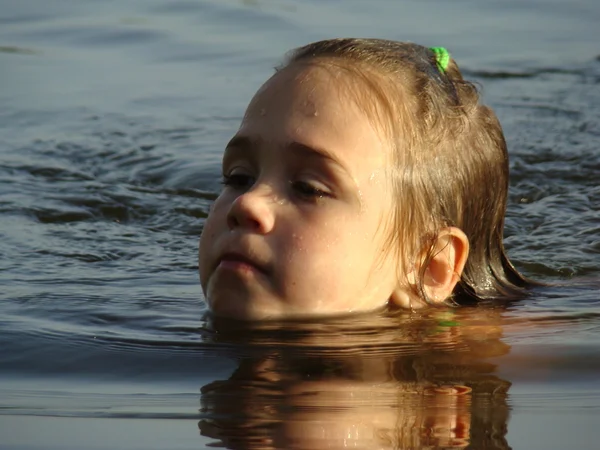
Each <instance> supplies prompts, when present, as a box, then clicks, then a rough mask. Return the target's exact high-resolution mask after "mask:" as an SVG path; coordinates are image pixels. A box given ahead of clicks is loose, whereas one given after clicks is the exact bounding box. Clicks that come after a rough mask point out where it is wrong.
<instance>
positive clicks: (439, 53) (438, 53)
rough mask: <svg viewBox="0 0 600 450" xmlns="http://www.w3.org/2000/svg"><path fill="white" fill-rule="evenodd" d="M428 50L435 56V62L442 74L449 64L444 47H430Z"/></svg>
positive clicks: (448, 54) (447, 54) (448, 55)
mask: <svg viewBox="0 0 600 450" xmlns="http://www.w3.org/2000/svg"><path fill="white" fill-rule="evenodd" d="M429 50H431V51H432V52H433V53H434V54H435V62H436V63H437V66H438V68H439V69H440V72H442V73H444V72H445V71H446V69H447V68H448V63H450V53H448V50H446V49H445V48H444V47H430V48H429Z"/></svg>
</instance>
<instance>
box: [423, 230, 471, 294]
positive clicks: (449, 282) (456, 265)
mask: <svg viewBox="0 0 600 450" xmlns="http://www.w3.org/2000/svg"><path fill="white" fill-rule="evenodd" d="M468 256H469V239H467V236H466V235H465V233H463V231H462V230H461V229H459V228H456V227H447V228H443V229H442V230H441V231H440V232H439V234H438V236H437V238H436V240H435V243H434V245H433V252H432V258H431V260H429V262H428V263H427V267H426V268H425V272H424V277H423V289H424V290H425V293H426V294H427V297H428V298H429V299H430V300H431V301H433V302H435V303H438V302H439V303H441V302H443V301H444V300H446V299H447V298H448V297H450V296H451V295H452V291H453V290H454V287H455V286H456V283H458V281H459V280H460V275H461V274H462V271H463V269H464V267H465V264H466V262H467V257H468Z"/></svg>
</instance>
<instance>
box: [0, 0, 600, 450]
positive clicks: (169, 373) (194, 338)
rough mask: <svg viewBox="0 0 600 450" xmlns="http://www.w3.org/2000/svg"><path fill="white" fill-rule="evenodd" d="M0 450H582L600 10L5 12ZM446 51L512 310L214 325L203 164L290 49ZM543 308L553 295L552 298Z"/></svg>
mask: <svg viewBox="0 0 600 450" xmlns="http://www.w3.org/2000/svg"><path fill="white" fill-rule="evenodd" d="M0 6H1V8H0V254H1V255H2V256H1V258H0V287H1V289H0V449H79V448H86V449H116V448H122V449H141V448H144V449H191V448H195V449H197V448H206V447H208V446H221V447H226V448H288V449H292V448H297V449H299V448H307V449H316V448H348V447H350V448H464V447H468V448H473V449H482V448H498V449H505V448H514V449H563V448H577V449H592V448H598V445H600V444H598V441H599V433H598V429H599V428H600V185H599V182H598V180H599V179H600V152H599V151H598V146H599V143H600V47H599V46H598V43H599V42H600V27H599V26H598V24H599V23H600V3H598V2H597V1H596V0H570V1H568V2H566V1H557V0H529V1H500V0H488V1H485V2H483V1H475V0H457V1H453V2H445V1H442V0H427V1H416V0H413V1H404V2H400V1H386V0H373V1H370V2H367V1H364V0H363V1H359V0H346V1H340V0H338V1H335V0H330V1H322V0H306V1H304V0H302V1H300V0H287V1H284V0H245V1H235V0H197V1H191V0H188V1H185V0H173V1H165V0H163V1H159V0H143V1H142V0H122V1H119V2H116V1H102V2H101V1H94V0H22V1H20V2H10V1H8V0H3V1H0ZM336 36H369V37H382V38H390V39H397V40H410V41H414V42H418V43H421V44H424V45H432V46H433V45H444V46H446V47H448V48H449V49H450V51H451V52H452V54H453V55H454V57H455V58H456V59H457V61H458V62H459V64H460V65H461V67H462V68H463V70H464V72H465V74H466V76H467V77H469V78H470V79H472V80H475V81H477V82H479V83H480V84H481V86H482V88H483V91H484V98H485V101H486V102H487V103H488V104H490V105H491V106H492V107H494V109H495V110H496V112H497V114H498V116H499V117H500V120H501V122H502V123H503V126H504V128H505V133H506V137H507V141H508V144H509V151H510V155H511V171H512V172H511V191H510V204H509V207H508V214H507V229H506V244H507V247H508V249H509V254H510V256H511V257H512V259H513V260H514V262H515V264H516V265H517V266H518V267H519V268H520V269H521V270H523V271H524V272H525V273H526V274H528V275H529V276H531V277H533V278H535V279H539V280H543V281H546V282H550V283H553V285H551V286H548V287H544V288H540V289H538V290H536V291H535V292H534V293H533V295H532V297H531V298H530V299H528V300H526V301H523V302H521V303H518V304H515V305H512V306H511V307H509V308H506V309H483V308H479V309H464V310H461V311H457V312H456V313H454V314H453V315H452V316H450V315H448V314H446V313H438V312H435V313H431V314H429V313H428V314H425V313H422V314H399V315H393V316H390V315H377V316H371V317H354V318H347V319H343V320H342V319H338V320H333V321H320V322H319V321H317V322H311V323H304V324H294V325H290V324H288V325H279V326H278V325H277V324H271V325H269V326H266V325H264V326H261V327H256V328H252V329H247V328H244V327H242V326H239V325H233V326H232V324H230V323H226V322H225V323H219V322H212V321H211V319H210V317H207V316H205V315H204V312H205V307H204V305H203V301H202V294H201V290H200V286H199V282H198V276H197V261H196V259H197V244H198V236H199V234H200V232H201V230H202V225H203V221H204V219H205V217H206V214H207V211H208V208H209V206H210V203H211V201H212V200H213V199H214V198H215V196H216V193H217V192H218V190H219V176H220V172H219V162H220V153H221V151H222V149H223V146H224V144H225V143H226V142H227V140H228V139H229V137H230V136H231V135H232V134H233V133H234V132H235V130H236V127H237V126H238V124H239V121H240V118H241V115H242V113H243V110H244V107H245V105H246V103H247V102H248V100H249V98H250V97H251V95H252V94H253V92H254V91H255V90H256V89H257V87H258V86H259V85H260V84H261V83H262V81H264V80H265V79H266V78H267V77H268V76H269V75H270V74H271V71H272V67H273V66H275V65H277V64H278V62H279V61H280V60H281V57H282V55H283V54H284V53H285V52H286V51H287V50H289V49H291V48H293V47H296V46H299V45H302V44H305V43H308V42H311V41H314V40H317V39H321V38H327V37H336ZM557 284H560V285H557Z"/></svg>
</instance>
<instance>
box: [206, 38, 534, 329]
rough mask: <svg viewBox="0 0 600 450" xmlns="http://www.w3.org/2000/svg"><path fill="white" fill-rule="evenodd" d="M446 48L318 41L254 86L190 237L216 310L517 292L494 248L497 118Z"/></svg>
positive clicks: (314, 311)
mask: <svg viewBox="0 0 600 450" xmlns="http://www.w3.org/2000/svg"><path fill="white" fill-rule="evenodd" d="M445 56H446V54H445V53H444V52H443V51H442V52H441V55H440V52H438V53H436V52H435V51H433V50H431V49H426V48H424V47H421V46H418V45H415V44H407V43H399V42H392V41H382V40H364V39H337V40H329V41H322V42H317V43H314V44H310V45H308V46H306V47H302V48H300V49H297V50H296V51H294V52H293V53H292V54H291V56H290V57H289V59H288V61H287V62H286V63H285V64H284V66H283V67H282V68H280V69H279V70H278V71H277V72H276V73H275V75H273V77H271V78H270V79H269V80H268V81H267V82H266V83H265V84H264V85H263V86H262V87H261V88H260V89H259V91H258V92H257V93H256V95H255V96H254V98H253V99H252V101H251V102H250V105H249V106H248V109H247V110H246V113H245V115H244V118H243V120H242V124H241V126H240V129H239V130H238V132H237V133H236V135H235V136H234V137H233V139H232V140H231V141H230V143H229V144H228V146H227V148H226V150H225V155H224V157H223V177H224V182H225V186H224V189H223V191H222V193H221V195H220V196H219V198H218V199H217V200H216V201H215V204H214V206H213V208H212V210H211V213H210V215H209V217H208V218H207V221H206V224H205V227H204V231H203V233H202V237H201V241H200V259H199V262H200V264H199V266H200V276H201V281H202V287H203V290H204V292H205V295H206V298H207V300H208V303H209V305H210V307H211V308H212V309H213V311H215V313H217V314H220V315H227V316H232V317H236V318H242V319H259V318H286V317H291V316H306V315H322V314H335V313H344V312H350V311H366V310H371V309H375V308H380V307H383V306H385V305H387V304H388V303H390V302H391V303H393V304H396V305H399V306H413V307H416V306H419V305H423V304H426V303H441V302H444V301H446V300H448V299H449V298H450V297H451V296H453V294H455V296H457V300H458V299H459V298H458V296H459V297H460V298H465V297H469V298H471V299H476V298H489V297H492V298H495V297H499V296H503V295H508V296H511V295H512V296H514V295H517V294H518V293H519V292H520V287H519V286H521V285H522V284H523V280H522V278H521V277H520V275H519V274H518V273H517V272H516V271H515V270H514V269H513V268H512V266H511V265H510V263H509V262H508V260H507V258H506V256H505V254H504V249H503V246H502V233H503V221H504V210H505V206H506V197H507V189H508V164H507V155H506V146H505V142H504V138H503V135H502V131H501V128H500V125H499V123H498V121H497V119H496V117H495V116H494V114H493V113H492V111H491V110H490V109H489V108H487V107H485V106H483V105H480V104H479V103H478V94H477V91H476V89H475V88H474V87H473V85H471V84H469V83H467V82H465V81H463V79H462V76H461V74H460V72H459V70H458V67H457V66H456V64H455V63H454V62H453V61H452V60H450V61H449V62H447V61H443V58H444V57H445ZM469 247H470V250H469Z"/></svg>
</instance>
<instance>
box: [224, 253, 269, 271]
mask: <svg viewBox="0 0 600 450" xmlns="http://www.w3.org/2000/svg"><path fill="white" fill-rule="evenodd" d="M217 268H222V269H229V270H236V271H256V272H259V273H261V274H263V275H266V274H267V273H268V270H267V267H266V265H265V264H262V263H260V262H258V261H257V260H256V259H254V258H252V257H250V256H248V255H245V254H242V253H237V252H226V253H224V254H223V256H221V257H220V258H219V260H218V263H217Z"/></svg>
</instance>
